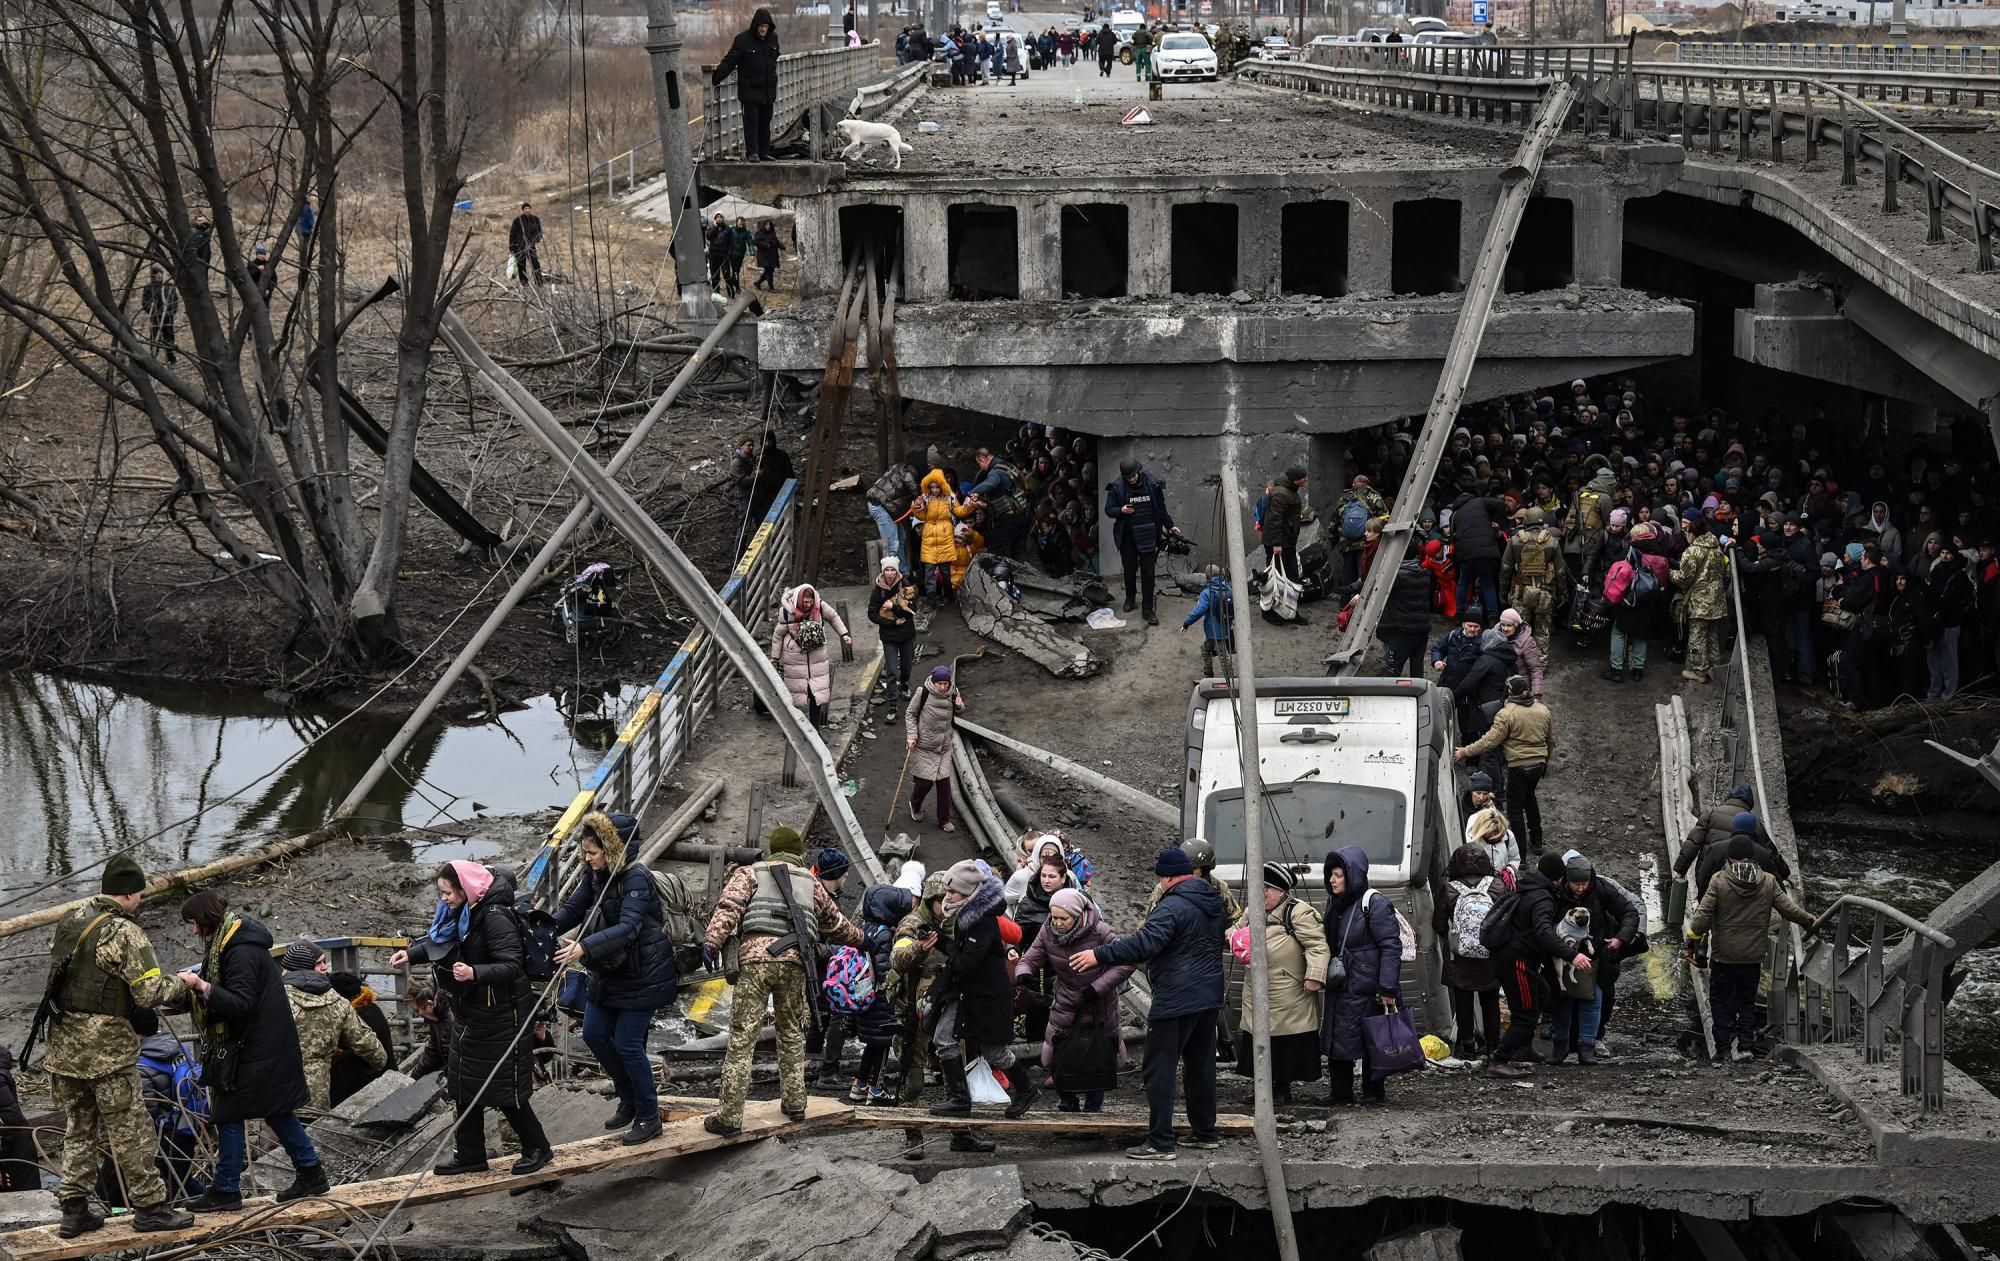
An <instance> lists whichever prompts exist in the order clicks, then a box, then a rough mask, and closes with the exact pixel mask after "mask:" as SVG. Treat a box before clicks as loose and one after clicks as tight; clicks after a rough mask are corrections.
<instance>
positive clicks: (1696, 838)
mask: <svg viewBox="0 0 2000 1261" xmlns="http://www.w3.org/2000/svg"><path fill="white" fill-rule="evenodd" d="M1756 799H1757V798H1756V795H1755V793H1754V792H1753V791H1752V789H1751V787H1750V785H1748V784H1738V785H1736V787H1735V788H1734V789H1733V790H1732V791H1731V792H1730V794H1729V795H1728V796H1727V797H1724V798H1723V799H1722V801H1721V802H1720V803H1719V804H1717V805H1714V806H1711V807H1709V811H1708V813H1707V814H1705V815H1703V816H1702V817H1701V818H1700V819H1698V820H1697V821H1696V822H1695V825H1694V826H1693V827H1691V828H1689V829H1688V834H1687V836H1686V838H1685V839H1683V840H1682V841H1681V851H1680V853H1678V854H1676V855H1675V856H1674V874H1675V875H1676V876H1685V875H1687V874H1688V872H1689V871H1691V870H1693V869H1694V866H1695V864H1696V863H1697V862H1699V861H1700V860H1701V855H1702V851H1703V850H1705V849H1706V848H1708V847H1709V846H1710V845H1720V844H1726V843H1727V842H1728V840H1729V838H1730V837H1731V836H1734V835H1735V834H1736V816H1737V815H1739V814H1745V813H1750V814H1754V813H1756V807H1755V806H1753V805H1751V804H1750V803H1751V802H1753V801H1755V800H1756ZM1756 840H1757V843H1758V844H1759V845H1763V846H1766V847H1767V848H1769V849H1771V850H1773V851H1774V852H1775V851H1776V849H1777V846H1776V845H1774V844H1773V843H1772V841H1771V833H1770V830H1769V829H1768V828H1766V827H1765V826H1764V820H1763V819H1762V818H1759V819H1758V820H1757V832H1756Z"/></svg>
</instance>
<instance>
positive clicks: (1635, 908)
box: [1555, 875, 1645, 965]
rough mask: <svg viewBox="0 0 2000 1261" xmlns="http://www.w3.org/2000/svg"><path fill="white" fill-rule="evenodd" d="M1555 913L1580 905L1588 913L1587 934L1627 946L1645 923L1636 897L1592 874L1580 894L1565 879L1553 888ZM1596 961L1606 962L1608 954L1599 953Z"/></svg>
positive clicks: (1604, 877)
mask: <svg viewBox="0 0 2000 1261" xmlns="http://www.w3.org/2000/svg"><path fill="white" fill-rule="evenodd" d="M1555 891H1556V914H1557V915H1558V916H1560V915H1561V914H1562V913H1563V912H1564V911H1567V910H1569V908H1571V907H1573V906H1581V907H1584V908H1586V909H1587V910H1589V912H1590V935H1591V936H1592V937H1594V938H1596V939H1597V940H1598V941H1600V942H1605V941H1609V940H1611V939H1612V938H1613V937H1616V938H1617V939H1618V944H1619V946H1620V948H1621V949H1622V948H1624V947H1627V946H1630V945H1631V944H1632V939H1633V938H1635V937H1637V936H1638V935H1639V932H1640V930H1641V929H1642V928H1643V927H1644V926H1645V922H1644V912H1643V910H1642V909H1641V908H1640V906H1639V899H1637V898H1635V897H1633V896H1632V895H1631V894H1630V893H1627V892H1626V891H1625V886H1624V885H1621V884H1619V883H1618V882H1617V881H1615V880H1613V879H1612V878H1611V877H1609V876H1598V875H1593V876H1592V877H1591V878H1590V884H1589V886H1588V887H1587V888H1585V889H1584V891H1583V893H1582V895H1581V896H1579V895H1577V894H1575V893H1572V892H1571V891H1570V887H1569V883H1568V882H1567V881H1565V882H1563V883H1562V884H1559V885H1557V886H1556V887H1555ZM1597 958H1598V961H1599V963H1600V964H1603V965H1610V964H1612V963H1613V959H1612V957H1611V955H1610V953H1609V952H1608V951H1607V952H1602V953H1600V954H1599V955H1598V956H1597Z"/></svg>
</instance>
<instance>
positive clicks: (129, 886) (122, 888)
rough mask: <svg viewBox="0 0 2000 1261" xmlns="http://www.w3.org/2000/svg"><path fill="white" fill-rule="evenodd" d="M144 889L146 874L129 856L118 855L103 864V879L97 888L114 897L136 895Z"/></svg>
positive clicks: (134, 859)
mask: <svg viewBox="0 0 2000 1261" xmlns="http://www.w3.org/2000/svg"><path fill="white" fill-rule="evenodd" d="M145 887H146V872H145V870H144V869H143V868H141V867H140V866H139V860H138V859H136V858H134V857H132V855H130V854H119V855H116V856H115V857H113V858H112V860H111V861H110V862H108V863H106V864H104V879H103V880H102V881H101V882H100V883H99V884H98V888H100V889H102V890H103V891H104V892H106V893H109V894H111V895H112V896H114V897H123V896H125V895H126V894H128V893H138V892H141V891H142V890H144V889H145Z"/></svg>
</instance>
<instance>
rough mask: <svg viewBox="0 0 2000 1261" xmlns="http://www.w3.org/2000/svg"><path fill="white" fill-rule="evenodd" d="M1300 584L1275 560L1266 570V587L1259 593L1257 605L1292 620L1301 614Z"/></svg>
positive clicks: (1268, 611) (1288, 620)
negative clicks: (1279, 566)
mask: <svg viewBox="0 0 2000 1261" xmlns="http://www.w3.org/2000/svg"><path fill="white" fill-rule="evenodd" d="M1302 590H1303V588H1302V587H1300V585H1299V584H1298V583H1297V582H1295V581H1293V580H1292V579H1290V578H1288V577H1286V576H1285V571H1284V570H1282V569H1280V568H1278V562H1277V561H1276V560H1273V561H1272V562H1271V567H1270V568H1269V569H1267V570H1265V571H1264V589H1263V590H1262V591H1260V592H1258V593H1257V607H1258V608H1260V609H1262V610H1264V611H1265V612H1266V613H1270V614H1274V615H1275V616H1277V617H1280V618H1283V619H1284V620H1285V621H1287V622H1290V621H1294V620H1296V619H1297V617H1298V615H1299V593H1300V592H1301V591H1302Z"/></svg>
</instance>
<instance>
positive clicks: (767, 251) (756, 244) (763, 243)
mask: <svg viewBox="0 0 2000 1261" xmlns="http://www.w3.org/2000/svg"><path fill="white" fill-rule="evenodd" d="M750 244H751V246H752V248H754V249H755V250H756V251H757V266H759V267H761V268H763V269H764V270H765V271H776V270H778V251H779V250H782V249H784V248H785V247H784V244H783V242H781V241H779V240H778V234H777V232H776V231H774V230H773V229H770V228H758V229H757V234H756V235H755V236H753V237H751V238H750Z"/></svg>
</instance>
